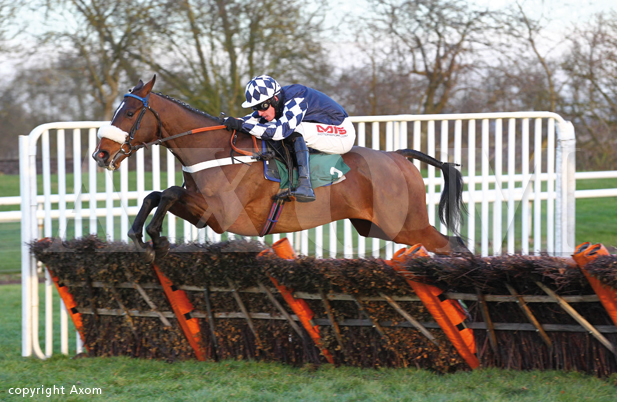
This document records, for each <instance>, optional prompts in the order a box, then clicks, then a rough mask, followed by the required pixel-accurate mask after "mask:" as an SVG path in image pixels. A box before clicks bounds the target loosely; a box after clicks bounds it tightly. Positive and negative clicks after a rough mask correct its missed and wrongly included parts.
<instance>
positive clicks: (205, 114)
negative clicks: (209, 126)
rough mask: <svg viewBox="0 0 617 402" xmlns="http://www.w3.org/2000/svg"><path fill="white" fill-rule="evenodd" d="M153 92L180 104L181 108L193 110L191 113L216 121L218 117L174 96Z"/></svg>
mask: <svg viewBox="0 0 617 402" xmlns="http://www.w3.org/2000/svg"><path fill="white" fill-rule="evenodd" d="M154 94H155V95H158V96H160V97H163V98H165V99H167V100H170V101H172V102H173V103H175V104H177V105H180V106H182V107H183V108H185V109H187V110H190V111H191V112H193V113H197V114H199V115H202V116H204V117H207V118H209V119H212V120H216V121H218V118H216V117H214V116H212V115H210V114H208V113H206V112H204V111H202V110H199V109H196V108H194V107H193V106H191V105H189V104H188V103H186V102H183V101H181V100H178V99H176V98H172V97H171V96H169V95H165V94H162V93H160V92H154Z"/></svg>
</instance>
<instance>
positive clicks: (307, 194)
mask: <svg viewBox="0 0 617 402" xmlns="http://www.w3.org/2000/svg"><path fill="white" fill-rule="evenodd" d="M293 142H294V151H296V161H297V162H298V186H297V187H296V188H295V189H294V190H293V191H292V192H291V195H293V196H294V197H296V201H298V202H311V201H315V193H314V192H313V186H312V185H311V170H310V168H309V151H308V148H307V147H306V142H304V137H302V136H301V135H298V136H296V137H295V138H294V140H293Z"/></svg>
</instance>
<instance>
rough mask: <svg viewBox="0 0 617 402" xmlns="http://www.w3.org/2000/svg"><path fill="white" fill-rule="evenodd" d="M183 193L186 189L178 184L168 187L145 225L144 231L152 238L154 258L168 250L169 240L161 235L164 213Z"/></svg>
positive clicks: (161, 255)
mask: <svg viewBox="0 0 617 402" xmlns="http://www.w3.org/2000/svg"><path fill="white" fill-rule="evenodd" d="M185 193H186V190H185V189H184V188H182V187H178V186H173V187H170V188H168V189H167V190H165V191H163V192H162V193H161V199H160V202H159V206H158V208H157V210H156V212H155V213H154V217H152V220H151V221H150V224H149V225H148V227H146V232H147V233H148V235H150V238H151V239H152V244H153V246H154V251H155V252H156V258H161V257H164V256H165V255H167V252H168V251H169V241H167V238H166V237H165V236H161V231H162V230H163V221H164V220H165V215H166V214H167V211H169V209H170V208H171V207H172V206H173V205H174V204H175V203H176V201H178V200H179V199H180V198H181V197H182V196H183V195H184V194H185Z"/></svg>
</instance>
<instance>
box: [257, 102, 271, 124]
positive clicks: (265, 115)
mask: <svg viewBox="0 0 617 402" xmlns="http://www.w3.org/2000/svg"><path fill="white" fill-rule="evenodd" d="M257 113H259V117H261V118H264V119H266V120H267V121H272V120H274V114H275V110H274V108H273V107H272V105H270V107H269V108H267V109H266V110H260V111H258V112H257Z"/></svg>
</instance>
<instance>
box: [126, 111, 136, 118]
mask: <svg viewBox="0 0 617 402" xmlns="http://www.w3.org/2000/svg"><path fill="white" fill-rule="evenodd" d="M134 114H135V113H134V112H126V115H127V116H128V117H133V115H134Z"/></svg>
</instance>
